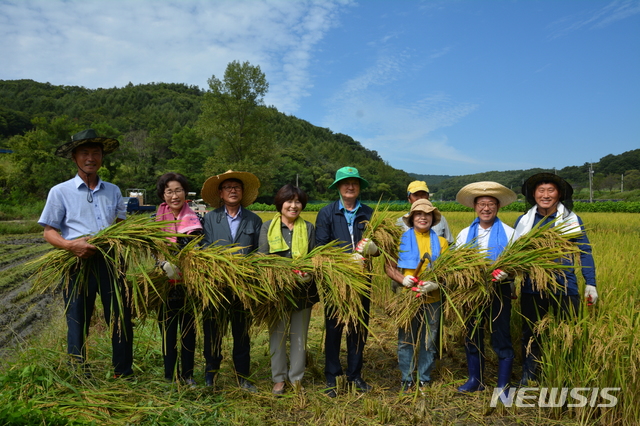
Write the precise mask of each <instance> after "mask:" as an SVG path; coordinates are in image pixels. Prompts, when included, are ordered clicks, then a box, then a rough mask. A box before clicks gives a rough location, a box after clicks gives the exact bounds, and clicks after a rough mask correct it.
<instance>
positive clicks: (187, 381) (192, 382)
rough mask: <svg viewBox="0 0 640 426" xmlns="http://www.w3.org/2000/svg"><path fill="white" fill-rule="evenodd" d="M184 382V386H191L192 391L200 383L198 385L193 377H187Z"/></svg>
mask: <svg viewBox="0 0 640 426" xmlns="http://www.w3.org/2000/svg"><path fill="white" fill-rule="evenodd" d="M182 380H183V381H184V384H185V385H187V386H189V387H190V388H192V389H195V388H196V387H197V386H198V383H196V381H195V380H194V379H193V377H187V378H185V379H182Z"/></svg>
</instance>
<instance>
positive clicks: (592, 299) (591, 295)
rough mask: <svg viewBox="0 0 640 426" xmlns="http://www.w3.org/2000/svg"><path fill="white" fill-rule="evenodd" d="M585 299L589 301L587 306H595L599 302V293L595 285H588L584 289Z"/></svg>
mask: <svg viewBox="0 0 640 426" xmlns="http://www.w3.org/2000/svg"><path fill="white" fill-rule="evenodd" d="M584 298H585V299H587V305H595V304H596V302H597V301H598V292H597V291H596V287H595V286H593V285H586V286H585V287H584Z"/></svg>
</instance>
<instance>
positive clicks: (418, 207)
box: [385, 199, 449, 393]
mask: <svg viewBox="0 0 640 426" xmlns="http://www.w3.org/2000/svg"><path fill="white" fill-rule="evenodd" d="M441 219H442V215H441V214H440V211H439V210H438V208H437V207H434V205H433V204H431V202H430V201H429V200H425V199H422V200H417V201H416V202H415V203H413V204H412V205H411V211H410V212H409V214H407V215H405V216H404V217H403V220H404V222H405V224H406V225H407V230H406V231H405V232H404V233H403V234H402V238H401V240H400V249H399V251H398V257H399V258H398V262H397V265H392V264H388V265H385V271H386V272H387V275H388V276H389V277H390V278H391V279H393V280H394V281H395V282H397V283H398V284H402V285H403V286H404V287H406V288H409V289H411V290H413V291H415V292H417V294H416V296H423V297H425V298H426V299H425V301H424V303H422V304H421V305H420V307H419V308H418V311H417V312H416V313H415V316H414V317H413V318H412V319H411V326H410V328H408V329H404V328H399V329H398V365H399V367H400V372H401V382H400V383H401V388H402V390H403V392H405V393H409V392H412V388H413V385H414V383H419V386H420V388H421V389H422V388H424V387H425V386H426V385H428V384H429V382H430V381H431V372H432V371H433V368H434V367H435V359H436V341H437V336H438V334H439V333H438V331H439V327H440V313H441V310H442V301H441V298H440V291H439V290H438V289H439V286H438V283H436V282H433V281H421V280H419V279H418V278H416V277H418V276H420V274H421V273H422V272H423V271H424V270H425V269H427V268H429V267H430V265H431V263H432V262H433V261H435V260H436V259H437V258H438V257H439V256H440V254H441V253H442V252H443V251H444V250H446V249H448V248H449V243H448V242H447V240H446V239H444V237H441V236H439V235H437V234H436V232H435V231H434V229H433V227H434V226H435V225H437V224H438V223H439V222H440V220H441ZM398 268H400V269H398ZM416 347H418V349H417V350H416ZM416 354H417V357H416ZM416 358H417V360H416ZM416 361H417V362H416ZM416 364H417V373H414V369H415V368H416ZM414 374H415V375H414Z"/></svg>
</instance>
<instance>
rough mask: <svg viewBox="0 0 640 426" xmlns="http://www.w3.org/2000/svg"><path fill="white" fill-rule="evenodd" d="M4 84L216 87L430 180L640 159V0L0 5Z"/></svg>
mask: <svg viewBox="0 0 640 426" xmlns="http://www.w3.org/2000/svg"><path fill="white" fill-rule="evenodd" d="M0 39H1V40H2V43H0V58H2V66H0V79H2V80H13V79H33V80H36V81H39V82H50V83H51V84H55V85H69V86H84V87H87V88H99V87H105V88H109V87H122V86H124V85H126V84H128V83H129V82H132V83H133V84H140V83H150V82H171V83H186V84H190V85H197V86H199V87H201V88H207V87H208V86H207V79H208V78H210V77H211V76H212V75H216V76H218V77H222V75H223V73H224V70H225V68H226V65H227V64H228V63H229V62H231V61H233V60H239V61H249V62H250V63H251V64H253V65H260V67H261V69H262V71H263V72H264V73H265V74H266V77H267V80H268V81H269V84H270V91H269V94H268V95H267V97H266V98H265V102H266V103H267V104H269V105H274V106H275V107H276V108H277V109H278V110H279V111H282V112H285V113H287V114H290V115H295V116H296V117H299V118H302V119H304V120H307V121H309V122H310V123H312V124H315V125H317V126H321V127H327V128H330V129H331V130H333V131H334V132H339V133H344V134H347V135H350V136H352V137H353V138H354V139H356V140H358V141H360V142H361V143H362V144H363V145H364V146H366V147H367V148H369V149H373V150H376V151H377V152H378V153H379V154H380V156H381V157H382V158H383V159H384V160H385V161H387V162H388V163H389V164H390V165H392V166H393V167H396V168H400V169H403V170H405V171H408V172H414V173H421V174H448V175H462V174H471V173H478V172H483V171H489V170H514V169H527V168H533V167H541V168H554V167H556V168H562V167H565V166H568V165H582V164H584V163H585V162H596V161H598V160H599V159H600V158H601V157H603V156H605V155H607V154H621V153H623V152H625V151H629V150H632V149H638V148H640V0H633V1H632V0H615V1H596V0H592V1H590V0H580V1H569V0H557V1H555V0H544V1H533V0H531V1H528V0H527V1H525V0H519V1H498V0H492V1H488V0H483V1H480V0H475V1H417V0H416V1H409V0H395V1H390V0H384V1H383V0H377V1H373V0H367V1H348V0H339V1H338V0H326V1H325V0H322V1H304V2H303V1H292V0H280V1H261V0H249V1H241V0H234V1H192V0H181V1H162V0H156V1H148V0H129V1H119V0H110V1H106V0H103V1H93V0H83V1H74V0H65V1H62V0H12V1H6V0H0Z"/></svg>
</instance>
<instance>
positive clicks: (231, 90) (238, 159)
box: [196, 61, 280, 194]
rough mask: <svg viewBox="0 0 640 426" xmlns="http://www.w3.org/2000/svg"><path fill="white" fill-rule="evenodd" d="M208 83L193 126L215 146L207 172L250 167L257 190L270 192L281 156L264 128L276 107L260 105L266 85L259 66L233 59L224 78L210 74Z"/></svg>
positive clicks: (272, 137)
mask: <svg viewBox="0 0 640 426" xmlns="http://www.w3.org/2000/svg"><path fill="white" fill-rule="evenodd" d="M208 82H209V89H210V90H209V91H208V92H207V93H205V94H204V99H203V103H202V113H201V115H200V117H199V119H198V122H197V125H196V129H197V131H198V134H199V135H200V136H201V137H202V138H203V139H205V140H210V141H212V142H213V145H214V146H215V151H214V152H213V153H211V154H210V156H209V158H208V159H207V161H206V164H205V172H206V173H207V174H209V175H215V174H219V173H223V172H225V171H226V170H229V169H233V170H241V171H249V172H252V173H254V174H255V175H256V176H258V178H259V179H260V181H261V183H262V186H261V188H260V189H261V191H260V192H261V193H262V194H272V193H273V190H274V189H275V188H274V186H275V185H274V181H273V176H274V173H275V170H277V169H278V168H279V164H280V155H279V152H278V149H277V146H276V144H275V134H274V133H273V132H270V131H269V127H268V121H269V117H270V116H272V115H273V114H275V113H277V111H276V110H275V109H273V108H267V107H265V106H264V96H265V94H266V93H267V92H268V90H269V83H267V79H266V77H265V75H264V73H263V72H262V71H261V70H260V67H259V66H257V65H256V66H253V65H251V64H250V63H249V62H243V63H240V62H238V61H233V62H231V63H229V65H227V69H226V70H225V73H224V77H223V79H222V80H220V79H219V78H217V77H216V76H215V75H214V76H212V77H211V78H210V79H209V80H208Z"/></svg>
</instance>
